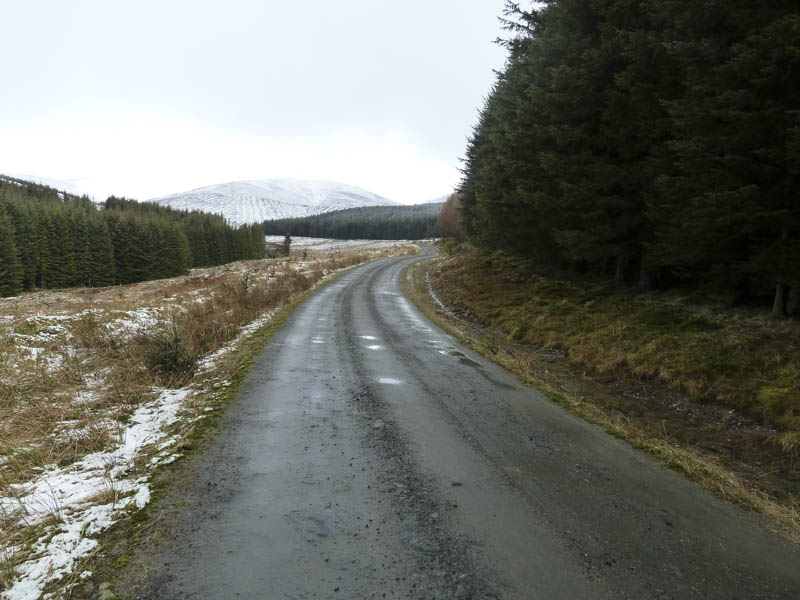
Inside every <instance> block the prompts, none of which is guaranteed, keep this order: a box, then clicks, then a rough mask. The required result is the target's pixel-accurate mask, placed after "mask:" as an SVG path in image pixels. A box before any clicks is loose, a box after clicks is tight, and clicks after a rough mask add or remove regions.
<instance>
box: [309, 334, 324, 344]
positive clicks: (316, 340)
mask: <svg viewBox="0 0 800 600" xmlns="http://www.w3.org/2000/svg"><path fill="white" fill-rule="evenodd" d="M311 343H312V344H324V343H325V340H323V339H322V338H321V337H318V336H314V337H313V338H311Z"/></svg>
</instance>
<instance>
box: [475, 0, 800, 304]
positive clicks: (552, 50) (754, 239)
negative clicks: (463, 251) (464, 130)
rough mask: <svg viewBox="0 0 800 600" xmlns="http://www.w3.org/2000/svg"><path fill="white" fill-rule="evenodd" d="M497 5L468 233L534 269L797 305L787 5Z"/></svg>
mask: <svg viewBox="0 0 800 600" xmlns="http://www.w3.org/2000/svg"><path fill="white" fill-rule="evenodd" d="M535 6H536V8H531V9H526V8H523V7H521V6H520V5H519V4H516V3H512V2H508V4H507V6H506V11H505V17H504V23H505V27H506V29H507V30H508V32H509V35H508V36H507V37H508V38H509V39H506V40H503V41H501V42H500V43H502V44H504V45H505V46H506V47H507V49H508V52H509V54H508V58H507V61H506V64H505V67H504V68H503V69H502V71H501V72H499V73H498V76H497V80H496V83H495V85H494V87H493V89H492V91H491V93H490V94H489V96H488V98H487V99H486V102H485V105H484V107H483V109H482V111H481V113H480V116H479V119H478V121H477V124H476V125H475V127H474V130H473V132H472V135H471V137H470V139H469V142H468V146H467V149H466V156H465V162H464V169H463V180H462V182H461V184H460V192H461V194H460V196H459V201H460V213H461V222H462V225H463V227H464V230H465V233H466V234H467V235H468V237H469V238H470V240H471V241H472V242H473V243H474V244H476V245H477V246H479V247H483V248H487V249H499V250H503V251H505V252H507V253H509V254H511V255H515V256H519V257H525V258H526V259H529V260H530V262H531V263H532V264H533V265H536V267H537V268H546V269H558V270H561V271H564V270H566V271H570V272H573V273H576V274H578V275H579V276H587V277H589V276H591V277H594V276H601V277H614V278H615V279H616V280H618V281H620V282H627V283H629V284H634V283H638V285H639V286H641V288H643V289H653V288H662V289H666V288H679V287H689V288H698V289H702V290H706V291H707V292H709V293H714V294H717V295H724V296H725V297H727V298H728V299H729V301H731V302H734V303H739V302H750V303H754V302H755V303H758V302H761V303H762V304H765V305H766V304H770V305H771V306H772V311H773V314H775V315H785V314H789V313H797V312H798V305H799V304H800V201H799V200H798V197H797V190H798V188H799V187H800V185H799V184H800V180H799V179H798V177H799V176H800V85H798V82H800V9H799V8H798V4H797V1H796V0H774V1H770V2H752V1H750V0H747V1H745V0H547V1H545V2H539V3H536V5H535Z"/></svg>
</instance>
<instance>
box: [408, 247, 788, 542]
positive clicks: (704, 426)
mask: <svg viewBox="0 0 800 600" xmlns="http://www.w3.org/2000/svg"><path fill="white" fill-rule="evenodd" d="M405 286H406V293H407V294H408V295H409V297H410V298H411V299H412V300H413V301H414V302H415V303H416V304H417V305H418V306H419V307H420V309H421V310H422V311H423V312H424V313H425V314H426V315H427V316H428V317H429V318H431V319H432V320H434V321H436V322H438V323H439V324H440V325H442V326H443V327H444V328H445V329H447V330H448V331H450V333H452V334H454V335H455V336H456V337H458V338H459V339H460V341H462V342H464V343H466V344H467V345H469V346H471V347H472V348H474V349H476V350H477V351H479V352H481V353H482V354H483V355H485V356H487V357H488V358H490V359H492V360H494V361H495V362H498V363H499V364H501V365H503V366H504V367H506V368H507V369H509V370H510V371H512V372H514V373H515V374H516V375H517V376H519V377H520V378H521V379H522V380H523V381H525V382H527V383H528V384H530V385H532V386H534V387H536V388H537V389H539V390H541V391H542V392H544V393H545V394H546V395H547V396H548V397H549V398H551V399H552V400H553V401H555V402H557V403H559V404H561V405H563V406H565V407H566V408H568V409H569V410H570V411H572V412H573V413H575V414H577V415H579V416H581V417H582V418H584V419H586V420H588V421H590V422H593V423H597V424H599V425H601V426H603V427H604V428H605V429H606V430H607V431H608V432H609V433H611V434H612V435H615V436H618V437H621V438H624V439H626V440H628V441H629V442H630V443H631V444H632V445H633V446H635V447H637V448H639V449H642V450H644V451H646V452H648V453H650V454H652V455H653V456H655V457H657V458H658V459H659V460H660V461H662V462H663V463H664V464H666V465H667V466H669V467H670V468H672V469H675V470H677V471H679V472H681V473H683V474H684V475H685V476H686V477H687V478H689V479H691V480H693V481H696V482H697V483H698V484H700V485H701V486H702V487H703V488H705V489H707V490H709V491H711V492H713V493H715V494H716V495H718V496H720V497H723V498H725V499H726V500H728V501H731V502H734V503H737V504H739V505H741V506H742V507H744V508H746V509H749V510H756V511H758V512H761V513H763V514H764V515H766V516H767V517H769V519H770V521H771V523H772V524H773V526H774V529H775V530H776V531H778V532H779V533H781V534H782V535H784V536H785V537H787V538H789V539H790V540H792V541H793V542H795V543H800V501H799V500H798V498H800V473H799V472H798V460H797V447H796V446H795V442H794V440H795V439H796V438H795V436H796V435H797V431H798V429H800V427H798V415H800V397H798V385H800V384H798V380H797V379H792V378H789V377H788V376H787V373H792V372H794V371H796V370H797V369H798V367H800V360H799V359H798V356H800V353H799V351H800V325H799V324H798V323H796V322H775V321H773V320H771V319H769V318H767V317H765V316H763V315H760V314H755V313H751V312H749V311H747V310H733V309H728V308H724V307H722V306H718V305H713V304H696V303H694V302H692V301H691V299H688V298H685V297H681V296H677V295H660V294H644V295H632V294H629V293H626V292H624V291H622V292H621V291H619V290H618V289H616V288H613V287H611V286H609V285H607V284H604V283H596V284H579V283H575V282H571V281H563V280H555V279H551V278H547V277H542V276H539V275H533V274H532V273H531V271H530V268H529V266H528V265H525V264H524V263H522V262H520V261H515V260H513V259H509V258H508V257H504V256H502V255H486V254H481V253H478V252H477V251H475V250H474V249H472V248H470V247H462V248H459V249H456V250H455V251H452V252H451V253H448V254H445V256H444V257H443V258H441V259H438V260H436V261H424V262H421V263H416V264H415V265H414V266H412V267H411V268H410V269H409V271H408V272H407V275H406V279H405Z"/></svg>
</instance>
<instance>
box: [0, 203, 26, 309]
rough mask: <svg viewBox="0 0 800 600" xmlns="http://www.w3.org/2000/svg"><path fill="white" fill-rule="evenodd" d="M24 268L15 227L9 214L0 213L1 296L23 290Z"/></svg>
mask: <svg viewBox="0 0 800 600" xmlns="http://www.w3.org/2000/svg"><path fill="white" fill-rule="evenodd" d="M22 280H23V269H22V263H21V262H20V260H19V254H18V253H17V246H16V243H15V242H14V229H13V227H12V225H11V219H10V218H9V217H8V215H6V214H3V213H0V296H14V295H16V294H18V293H19V292H21V291H22Z"/></svg>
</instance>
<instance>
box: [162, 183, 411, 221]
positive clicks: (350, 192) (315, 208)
mask: <svg viewBox="0 0 800 600" xmlns="http://www.w3.org/2000/svg"><path fill="white" fill-rule="evenodd" d="M153 202H157V203H158V204H162V205H165V206H170V207H172V208H176V209H181V210H183V209H186V210H201V211H203V212H210V213H218V214H221V215H222V216H224V217H225V218H226V219H227V220H228V221H230V222H231V223H233V224H235V225H238V224H243V223H260V222H262V221H266V220H270V219H285V218H291V217H305V216H308V215H315V214H320V213H324V212H330V211H333V210H341V209H345V208H354V207H357V206H386V205H395V204H397V203H396V202H393V201H391V200H388V199H386V198H383V197H381V196H378V195H377V194H373V193H371V192H368V191H366V190H362V189H361V188H357V187H355V186H352V185H346V184H343V183H335V182H330V181H304V180H297V179H265V180H258V181H235V182H231V183H221V184H217V185H211V186H208V187H203V188H198V189H196V190H191V191H188V192H182V193H179V194H172V195H170V196H164V197H162V198H155V199H153Z"/></svg>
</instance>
